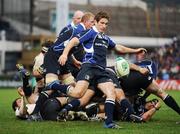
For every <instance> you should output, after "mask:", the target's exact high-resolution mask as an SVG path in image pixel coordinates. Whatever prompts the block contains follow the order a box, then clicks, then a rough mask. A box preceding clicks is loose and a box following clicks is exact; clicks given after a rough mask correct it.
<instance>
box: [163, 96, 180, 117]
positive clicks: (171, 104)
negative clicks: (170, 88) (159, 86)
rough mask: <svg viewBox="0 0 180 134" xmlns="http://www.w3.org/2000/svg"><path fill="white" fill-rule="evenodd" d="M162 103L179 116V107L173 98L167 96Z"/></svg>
mask: <svg viewBox="0 0 180 134" xmlns="http://www.w3.org/2000/svg"><path fill="white" fill-rule="evenodd" d="M163 101H164V103H165V104H166V105H167V106H169V107H170V108H172V109H173V110H174V111H176V112H177V113H178V114H180V107H179V106H178V104H177V103H176V101H175V100H174V99H173V97H171V96H170V95H168V96H167V97H166V98H165V99H164V100H163Z"/></svg>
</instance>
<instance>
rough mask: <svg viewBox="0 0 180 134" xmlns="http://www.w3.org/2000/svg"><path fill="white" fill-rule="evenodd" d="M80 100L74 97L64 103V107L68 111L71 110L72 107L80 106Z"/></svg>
mask: <svg viewBox="0 0 180 134" xmlns="http://www.w3.org/2000/svg"><path fill="white" fill-rule="evenodd" d="M80 104H81V103H80V100H78V99H74V100H72V101H71V102H70V103H69V104H68V105H66V106H65V109H66V110H67V111H70V110H72V109H74V108H78V107H79V106H80Z"/></svg>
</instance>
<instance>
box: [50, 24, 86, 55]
mask: <svg viewBox="0 0 180 134" xmlns="http://www.w3.org/2000/svg"><path fill="white" fill-rule="evenodd" d="M84 30H86V28H85V26H84V25H83V24H82V23H80V24H79V25H77V26H76V27H72V26H70V25H68V26H67V27H65V28H64V29H62V31H61V32H60V34H59V36H58V38H57V40H56V41H55V43H54V45H53V46H52V47H51V48H52V50H53V51H54V52H57V53H58V54H60V53H61V52H62V51H63V50H64V48H65V42H66V41H69V40H70V39H72V38H73V37H74V36H75V35H77V34H79V33H80V32H82V31H84Z"/></svg>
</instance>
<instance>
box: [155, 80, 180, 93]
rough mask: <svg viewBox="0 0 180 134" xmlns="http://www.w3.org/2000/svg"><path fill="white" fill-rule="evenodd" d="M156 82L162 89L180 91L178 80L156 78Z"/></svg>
mask: <svg viewBox="0 0 180 134" xmlns="http://www.w3.org/2000/svg"><path fill="white" fill-rule="evenodd" d="M157 83H158V84H159V86H160V87H161V88H162V89H163V90H179V91H180V80H157Z"/></svg>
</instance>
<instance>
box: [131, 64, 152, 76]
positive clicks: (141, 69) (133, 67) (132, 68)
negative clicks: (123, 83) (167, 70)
mask: <svg viewBox="0 0 180 134" xmlns="http://www.w3.org/2000/svg"><path fill="white" fill-rule="evenodd" d="M129 66H130V69H131V70H135V71H138V72H140V73H141V74H147V73H148V72H149V70H148V69H147V68H144V67H140V66H138V65H136V64H133V63H129Z"/></svg>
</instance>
